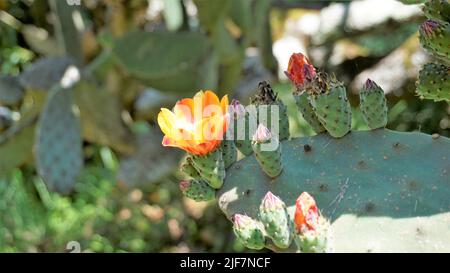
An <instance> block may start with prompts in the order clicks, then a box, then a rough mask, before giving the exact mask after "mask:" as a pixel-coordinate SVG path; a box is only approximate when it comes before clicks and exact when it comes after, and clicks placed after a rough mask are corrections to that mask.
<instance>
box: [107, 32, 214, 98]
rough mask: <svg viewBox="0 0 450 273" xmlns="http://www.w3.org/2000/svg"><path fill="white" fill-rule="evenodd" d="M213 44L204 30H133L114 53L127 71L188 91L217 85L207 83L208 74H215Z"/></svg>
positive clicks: (155, 84) (155, 83) (170, 88)
mask: <svg viewBox="0 0 450 273" xmlns="http://www.w3.org/2000/svg"><path fill="white" fill-rule="evenodd" d="M209 47H210V45H209V42H208V39H207V37H206V36H205V35H203V34H201V33H200V32H177V33H175V32H162V31H156V32H145V31H131V32H128V33H126V34H125V35H124V36H123V37H121V38H119V39H118V40H116V41H115V42H114V46H113V51H112V52H113V56H114V57H115V59H116V60H117V62H118V63H119V65H120V66H121V67H122V68H123V69H124V70H125V71H126V72H128V73H129V74H131V75H133V76H135V77H137V78H139V79H141V80H143V81H144V82H145V83H146V84H148V85H149V86H151V87H154V88H157V89H159V90H164V91H168V92H174V93H183V94H186V90H192V91H190V92H195V91H197V90H199V89H202V88H213V87H210V86H205V83H206V82H208V80H209V79H207V78H208V77H205V74H208V73H211V71H210V70H211V65H210V62H209V59H211V56H210V54H208V53H209V52H210V50H209ZM161 56H165V57H164V58H161ZM174 79H176V80H174Z"/></svg>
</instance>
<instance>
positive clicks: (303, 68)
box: [284, 53, 316, 87]
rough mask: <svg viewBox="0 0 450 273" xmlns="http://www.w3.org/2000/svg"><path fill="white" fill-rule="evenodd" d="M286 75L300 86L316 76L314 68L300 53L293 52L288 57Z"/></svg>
mask: <svg viewBox="0 0 450 273" xmlns="http://www.w3.org/2000/svg"><path fill="white" fill-rule="evenodd" d="M284 73H285V74H286V76H287V77H288V78H289V79H290V80H291V81H292V82H293V83H294V84H295V85H296V86H297V87H301V86H303V85H304V84H305V83H307V82H311V81H312V80H313V79H314V77H315V76H316V69H315V68H314V66H313V65H312V64H311V63H310V62H309V60H308V58H306V56H305V55H303V54H302V53H294V54H292V56H291V58H290V59H289V64H288V69H287V71H285V72H284Z"/></svg>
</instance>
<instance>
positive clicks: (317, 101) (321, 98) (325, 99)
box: [309, 85, 352, 138]
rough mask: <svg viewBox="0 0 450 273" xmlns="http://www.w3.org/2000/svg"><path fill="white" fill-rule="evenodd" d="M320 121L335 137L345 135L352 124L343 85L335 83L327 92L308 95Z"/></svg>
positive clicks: (349, 107) (350, 111)
mask: <svg viewBox="0 0 450 273" xmlns="http://www.w3.org/2000/svg"><path fill="white" fill-rule="evenodd" d="M309 99H310V102H311V105H312V106H313V108H314V112H315V113H316V115H317V117H318V119H319V121H320V123H321V124H322V125H323V127H325V129H327V131H328V133H329V134H330V135H331V136H333V137H336V138H339V137H343V136H345V135H346V134H347V133H348V132H349V131H350V129H351V126H352V124H351V123H352V110H351V106H350V103H349V102H348V99H347V94H346V90H345V87H344V86H343V85H337V86H335V87H332V88H331V89H330V90H329V92H327V93H320V94H315V95H312V96H310V97H309Z"/></svg>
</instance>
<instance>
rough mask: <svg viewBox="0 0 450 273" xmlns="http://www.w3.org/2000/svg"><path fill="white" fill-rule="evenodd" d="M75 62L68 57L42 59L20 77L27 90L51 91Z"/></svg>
mask: <svg viewBox="0 0 450 273" xmlns="http://www.w3.org/2000/svg"><path fill="white" fill-rule="evenodd" d="M73 65H75V64H74V60H73V59H71V58H68V57H48V58H42V59H39V60H37V61H36V62H34V63H33V64H31V65H30V66H29V67H27V68H26V69H25V71H24V72H22V73H21V74H20V76H19V80H20V83H21V84H22V86H23V87H24V88H25V89H32V90H40V91H49V90H50V89H51V88H52V87H53V86H54V85H55V84H57V83H59V82H60V81H61V79H62V78H63V76H64V74H65V72H66V70H67V68H68V67H69V66H73Z"/></svg>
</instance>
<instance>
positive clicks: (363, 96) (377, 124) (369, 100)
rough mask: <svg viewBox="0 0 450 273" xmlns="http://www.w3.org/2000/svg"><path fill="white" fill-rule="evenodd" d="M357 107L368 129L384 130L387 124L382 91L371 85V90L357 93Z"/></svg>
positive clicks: (385, 106)
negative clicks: (358, 101) (358, 102)
mask: <svg viewBox="0 0 450 273" xmlns="http://www.w3.org/2000/svg"><path fill="white" fill-rule="evenodd" d="M359 100H360V104H359V107H360V109H361V112H362V115H363V118H364V120H365V122H366V123H367V125H368V126H369V128H371V129H378V128H384V127H385V126H386V124H387V121H388V118H387V116H388V115H387V111H388V108H387V105H386V98H385V96H384V91H383V89H381V87H379V86H378V85H376V84H375V83H373V85H372V86H371V88H363V89H362V90H361V91H360V92H359Z"/></svg>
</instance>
